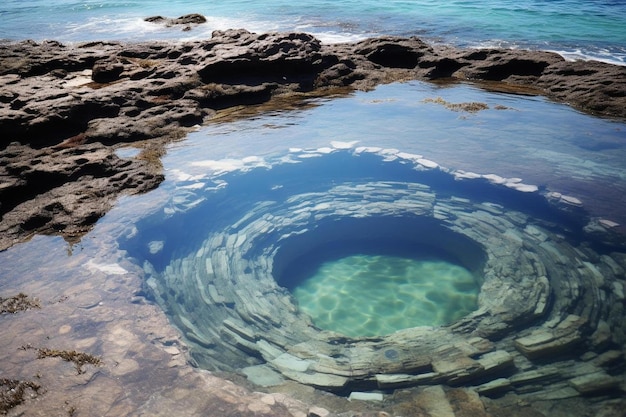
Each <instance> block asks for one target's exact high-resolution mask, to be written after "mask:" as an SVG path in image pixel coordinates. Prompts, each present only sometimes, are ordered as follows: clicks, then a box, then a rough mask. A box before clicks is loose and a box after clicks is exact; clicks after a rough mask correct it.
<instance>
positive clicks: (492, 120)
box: [164, 82, 626, 224]
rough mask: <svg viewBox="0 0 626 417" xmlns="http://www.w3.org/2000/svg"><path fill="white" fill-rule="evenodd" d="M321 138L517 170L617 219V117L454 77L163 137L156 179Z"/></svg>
mask: <svg viewBox="0 0 626 417" xmlns="http://www.w3.org/2000/svg"><path fill="white" fill-rule="evenodd" d="M437 97H441V98H442V99H444V100H445V101H447V102H451V103H463V102H472V101H475V102H482V103H485V104H487V105H488V107H489V108H488V109H487V110H484V111H480V112H477V113H466V112H455V111H451V110H449V109H448V108H446V107H445V106H442V105H439V104H436V103H432V102H429V101H428V99H433V98H437ZM444 127H445V128H444ZM331 141H343V142H354V141H356V142H357V145H358V146H380V147H384V148H396V149H400V150H402V151H404V152H410V153H416V154H420V155H424V156H425V157H426V158H428V159H431V160H433V161H436V162H438V163H439V164H440V165H442V166H444V167H448V168H451V169H456V170H465V171H471V172H476V173H480V174H497V175H499V176H503V177H508V178H521V179H522V180H523V181H524V182H525V183H527V184H534V185H537V186H539V187H542V188H545V189H546V190H549V191H555V192H559V193H562V194H566V195H571V196H574V197H576V198H578V199H580V200H581V201H582V202H583V203H584V205H585V207H586V208H587V209H589V210H590V211H591V212H592V213H593V215H594V216H596V217H603V218H607V219H611V220H613V221H617V222H618V223H621V224H626V212H624V210H623V209H622V208H623V207H624V206H626V162H625V161H626V124H625V123H622V122H616V121H611V120H604V119H598V118H595V117H591V116H587V115H585V114H581V113H579V112H577V111H575V110H573V109H571V108H570V107H568V106H565V105H560V104H554V103H551V102H550V101H549V100H546V99H544V98H542V97H522V96H514V95H509V94H500V93H488V92H485V91H483V90H480V89H478V88H475V87H472V86H469V85H462V84H461V85H456V86H436V85H433V84H429V83H423V82H410V83H398V84H391V85H385V86H380V87H379V88H377V89H376V90H374V91H371V92H368V93H362V92H359V93H356V94H354V95H352V96H349V97H345V98H336V99H325V100H314V101H311V102H309V108H305V109H303V110H299V111H290V112H274V113H270V114H267V115H262V116H260V117H255V118H251V119H248V120H243V121H239V122H234V123H225V124H213V125H210V126H208V127H206V128H204V129H202V130H201V131H199V132H196V133H192V134H191V135H190V136H189V137H188V139H187V140H186V141H185V142H183V143H180V144H176V145H173V147H172V149H171V150H170V152H169V154H168V155H167V156H166V157H165V164H166V166H175V167H176V168H175V169H172V170H170V171H169V173H170V176H169V178H170V181H172V182H170V183H166V184H165V185H164V186H165V187H167V188H169V189H171V188H172V187H174V188H175V187H176V186H184V185H190V182H189V181H182V180H181V179H184V178H187V177H188V176H192V177H193V176H200V177H202V176H203V175H206V173H207V166H208V165H207V164H203V163H198V161H203V160H224V163H225V164H226V165H227V164H228V163H229V162H228V161H229V160H235V161H236V160H240V159H242V158H246V157H250V156H256V157H259V158H263V157H264V156H267V155H271V154H276V153H280V152H284V150H285V149H288V148H298V147H299V148H310V147H324V146H328V144H329V143H330V142H331ZM231 162H232V161H231ZM209 165H210V164H209ZM181 173H184V175H182V174H181ZM311 175H315V174H314V173H311Z"/></svg>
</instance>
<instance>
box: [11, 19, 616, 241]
mask: <svg viewBox="0 0 626 417" xmlns="http://www.w3.org/2000/svg"><path fill="white" fill-rule="evenodd" d="M148 20H149V21H154V22H163V23H166V24H183V25H188V24H198V23H202V22H203V18H202V16H199V15H189V16H182V17H180V18H178V19H166V18H160V17H155V18H149V19H148ZM441 78H445V79H448V78H452V79H457V80H471V81H476V82H488V84H487V86H488V87H489V88H502V89H506V90H508V91H515V90H516V89H520V90H521V91H524V92H525V93H528V92H529V91H531V92H533V93H536V94H545V95H547V96H548V97H550V98H553V99H555V100H558V101H562V102H566V103H569V104H571V105H573V106H575V107H578V108H580V109H582V110H585V111H588V112H591V113H594V114H598V115H603V116H609V117H616V118H621V119H626V95H625V94H624V91H626V67H620V66H615V65H610V64H605V63H600V62H569V61H565V60H564V59H563V58H562V57H560V56H558V55H556V54H553V53H548V52H538V51H523V50H504V49H487V50H466V49H458V48H452V47H442V46H431V45H428V44H426V43H424V42H422V41H421V40H419V39H417V38H397V37H382V38H377V39H369V40H364V41H361V42H357V43H345V44H334V45H325V44H322V43H321V42H320V41H319V40H317V39H315V38H314V37H313V36H311V35H308V34H304V33H266V34H255V33H250V32H248V31H246V30H227V31H215V32H214V33H213V36H212V38H211V39H207V40H201V41H189V42H181V43H173V42H150V43H118V42H90V43H82V44H75V45H63V44H61V43H59V42H55V41H45V42H42V43H35V42H33V41H23V42H17V43H10V42H3V43H0V131H2V139H0V178H1V183H2V186H1V187H0V201H2V205H0V215H2V220H1V221H0V231H1V232H2V236H3V238H2V240H1V241H0V250H1V249H6V248H7V247H9V246H10V245H11V244H13V243H14V242H18V241H20V240H22V239H24V238H26V237H27V236H30V235H31V234H32V233H59V234H62V235H69V236H78V235H79V234H80V229H81V228H82V229H84V230H86V229H88V227H89V225H91V224H93V222H94V221H95V220H96V219H97V218H99V217H100V216H102V215H103V214H104V213H105V212H106V211H107V210H108V209H109V207H110V206H111V202H112V201H113V200H114V198H115V196H116V195H118V194H119V193H121V192H125V190H129V189H130V192H141V191H146V190H148V189H151V188H153V187H154V186H156V185H157V184H158V182H159V181H160V179H161V178H162V176H161V174H160V172H159V164H158V157H159V154H160V153H161V152H162V150H160V148H159V146H160V144H161V143H162V142H163V141H168V140H171V139H173V138H179V137H181V136H183V135H184V134H185V133H186V132H188V131H189V129H190V128H192V127H193V126H196V125H198V124H202V123H204V122H206V121H208V120H209V119H210V117H211V115H213V114H214V110H217V109H224V108H227V107H234V106H239V105H250V104H258V103H264V102H267V101H269V100H270V99H271V98H273V97H277V96H283V97H285V96H289V95H291V96H294V95H295V96H297V95H299V94H303V93H313V94H324V92H328V91H330V90H329V89H330V88H335V87H342V88H343V87H348V88H354V89H369V88H372V87H374V86H376V85H377V84H379V83H383V82H391V81H396V80H409V79H422V80H436V79H441ZM146 140H149V141H150V143H151V144H150V145H146V143H148V142H143V144H142V146H143V147H146V146H147V148H148V149H147V151H146V153H145V154H144V155H143V159H141V158H140V159H137V158H135V159H132V160H119V158H116V157H115V155H114V154H113V152H112V150H111V147H114V146H116V145H118V144H120V143H128V142H133V143H135V142H138V141H146ZM10 144H11V146H9V145H10ZM70 148H71V149H73V150H71V151H70V150H69V149H70ZM68 152H69V153H72V152H73V153H74V154H77V153H80V154H81V156H80V157H74V156H72V157H70V158H65V156H64V155H66V154H67V153H68ZM103 154H107V155H109V156H107V157H103ZM29 160H32V161H37V162H36V164H37V168H34V166H31V167H28V168H26V167H25V166H24V164H25V162H24V161H29ZM20 161H22V162H20ZM147 162H155V163H154V164H150V163H147ZM16 163H17V164H18V165H20V164H21V165H20V166H21V168H17V169H16V168H15V164H16ZM85 165H87V166H88V167H89V172H88V173H85V172H84V171H83V170H84V166H85ZM25 171H28V172H47V173H50V172H55V174H45V175H48V176H47V177H46V178H45V179H44V177H42V176H40V175H35V174H33V175H24V173H25ZM85 174H86V175H85ZM121 177H124V178H121ZM70 184H75V185H70ZM88 189H98V190H99V191H98V192H86V191H85V190H88ZM528 191H531V190H528ZM68 199H69V200H72V201H73V202H72V203H71V204H68V202H67V201H65V200H68ZM50 207H59V209H51V208H50ZM60 207H62V209H60ZM29 213H30V214H29ZM41 213H44V214H43V215H42V214H41ZM46 213H47V214H46ZM25 225H26V226H25Z"/></svg>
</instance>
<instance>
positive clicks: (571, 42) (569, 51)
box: [0, 0, 626, 64]
mask: <svg viewBox="0 0 626 417" xmlns="http://www.w3.org/2000/svg"><path fill="white" fill-rule="evenodd" d="M187 13H201V14H203V15H205V16H207V18H208V23H207V24H205V25H201V26H199V27H197V28H195V29H194V30H192V31H190V32H182V31H181V30H180V28H169V29H166V28H162V27H159V26H157V25H154V24H150V23H146V22H144V21H143V18H145V17H147V16H152V15H157V14H158V15H163V16H168V17H177V16H180V15H183V14H187ZM0 19H1V21H2V25H1V26H0V38H9V39H26V38H33V39H36V40H41V39H51V38H52V39H58V40H61V41H81V40H95V39H122V40H149V39H190V38H191V39H193V38H196V39H197V38H206V37H209V36H210V34H211V32H212V31H213V30H215V29H228V28H246V29H249V30H252V31H256V32H266V31H276V30H280V31H293V30H297V31H306V32H310V33H313V34H314V35H316V36H318V37H320V38H321V39H322V40H324V41H326V42H335V41H346V40H356V39H362V38H365V37H370V36H377V35H400V36H419V37H422V38H424V39H427V40H429V41H433V42H442V43H447V44H454V45H459V46H471V47H484V46H503V47H513V48H516V47H522V48H533V49H546V50H554V51H558V52H560V53H562V54H563V55H565V56H567V57H570V58H594V59H601V60H606V61H611V62H615V63H621V64H624V63H626V30H625V29H624V28H625V27H626V2H624V1H582V0H554V1H542V0H519V1H512V0H507V1H490V0H473V1H460V0H457V1H445V2H442V1H434V0H414V1H410V0H388V1H381V0H362V1H353V0H343V1H327V0H304V1H299V2H290V1H285V0H269V1H263V2H253V1H249V0H238V1H226V0H214V1H210V2H209V1H206V0H204V1H203V0H191V1H181V0H178V1H176V0H174V1H155V0H151V1H139V0H134V1H132V0H129V1H106V0H99V1H93V0H84V1H75V0H57V1H41V0H36V1H29V2H24V1H21V0H6V1H4V2H2V4H1V5H0Z"/></svg>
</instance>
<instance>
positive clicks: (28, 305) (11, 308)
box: [0, 293, 41, 314]
mask: <svg viewBox="0 0 626 417" xmlns="http://www.w3.org/2000/svg"><path fill="white" fill-rule="evenodd" d="M33 308H41V304H40V303H39V300H38V299H36V298H30V297H29V296H28V295H26V294H24V293H19V294H18V295H14V296H12V297H9V298H3V297H0V314H2V313H17V312H18V311H26V310H30V309H33Z"/></svg>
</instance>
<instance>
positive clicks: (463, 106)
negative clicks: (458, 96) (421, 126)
mask: <svg viewBox="0 0 626 417" xmlns="http://www.w3.org/2000/svg"><path fill="white" fill-rule="evenodd" d="M422 101H423V102H424V103H435V104H439V105H442V106H444V107H445V108H447V109H449V110H452V111H466V112H469V113H476V112H479V111H481V110H487V109H488V108H489V106H488V105H487V104H486V103H480V102H477V101H471V102H467V103H451V102H449V101H446V100H444V99H443V98H441V97H437V98H425V99H424V100H422Z"/></svg>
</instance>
